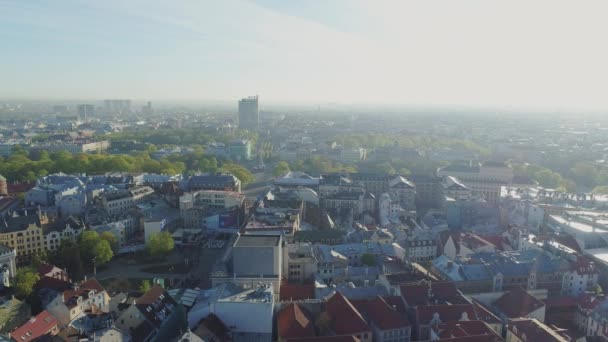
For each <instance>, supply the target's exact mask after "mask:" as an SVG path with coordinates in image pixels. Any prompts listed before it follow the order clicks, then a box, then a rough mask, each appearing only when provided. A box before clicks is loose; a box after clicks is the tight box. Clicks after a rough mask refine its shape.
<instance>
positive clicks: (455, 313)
mask: <svg viewBox="0 0 608 342" xmlns="http://www.w3.org/2000/svg"><path fill="white" fill-rule="evenodd" d="M435 314H437V315H438V316H439V317H438V318H439V320H440V321H441V322H453V321H460V320H462V319H463V318H465V314H466V318H467V319H468V320H475V319H477V316H476V314H475V309H474V308H473V305H472V304H454V305H448V304H442V305H424V306H418V307H416V317H417V319H418V322H419V324H428V323H430V322H431V321H432V320H433V318H434V317H435Z"/></svg>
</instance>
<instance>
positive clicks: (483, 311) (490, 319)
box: [473, 299, 502, 324]
mask: <svg viewBox="0 0 608 342" xmlns="http://www.w3.org/2000/svg"><path fill="white" fill-rule="evenodd" d="M473 308H474V309H475V314H476V315H477V318H478V319H479V320H480V321H484V322H486V323H488V324H500V323H502V321H501V320H500V318H498V317H496V315H494V314H493V313H492V311H490V310H489V309H488V308H486V307H485V306H484V305H483V304H481V303H480V302H478V301H476V300H475V299H473Z"/></svg>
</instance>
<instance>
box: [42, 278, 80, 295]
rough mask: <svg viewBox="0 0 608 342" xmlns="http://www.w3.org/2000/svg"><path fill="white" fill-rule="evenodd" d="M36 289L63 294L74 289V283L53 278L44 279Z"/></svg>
mask: <svg viewBox="0 0 608 342" xmlns="http://www.w3.org/2000/svg"><path fill="white" fill-rule="evenodd" d="M34 287H35V288H36V289H38V290H40V289H53V290H55V291H58V292H61V291H66V290H68V289H70V288H71V287H72V283H70V282H69V281H65V280H61V279H57V278H51V277H42V278H40V280H38V282H37V283H36V285H35V286H34Z"/></svg>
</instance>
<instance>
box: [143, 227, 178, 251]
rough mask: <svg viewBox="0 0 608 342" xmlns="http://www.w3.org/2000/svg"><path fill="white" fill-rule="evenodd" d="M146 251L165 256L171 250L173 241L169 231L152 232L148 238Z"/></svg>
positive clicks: (173, 245)
mask: <svg viewBox="0 0 608 342" xmlns="http://www.w3.org/2000/svg"><path fill="white" fill-rule="evenodd" d="M147 247H148V251H149V252H150V255H151V256H154V257H159V256H165V255H167V254H169V253H171V251H172V250H173V248H174V247H175V242H174V241H173V237H172V236H171V234H170V233H169V232H160V233H154V234H152V236H150V239H149V240H148V246H147Z"/></svg>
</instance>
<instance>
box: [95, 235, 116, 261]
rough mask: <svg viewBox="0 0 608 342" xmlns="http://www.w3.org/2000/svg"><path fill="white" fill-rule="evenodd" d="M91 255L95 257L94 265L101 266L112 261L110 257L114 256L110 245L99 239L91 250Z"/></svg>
mask: <svg viewBox="0 0 608 342" xmlns="http://www.w3.org/2000/svg"><path fill="white" fill-rule="evenodd" d="M93 254H94V255H95V264H96V265H103V264H105V263H107V262H108V261H110V260H112V257H113V256H114V252H113V251H112V247H110V243H109V242H108V241H106V240H103V239H100V240H99V242H97V244H96V245H95V247H94V248H93Z"/></svg>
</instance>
